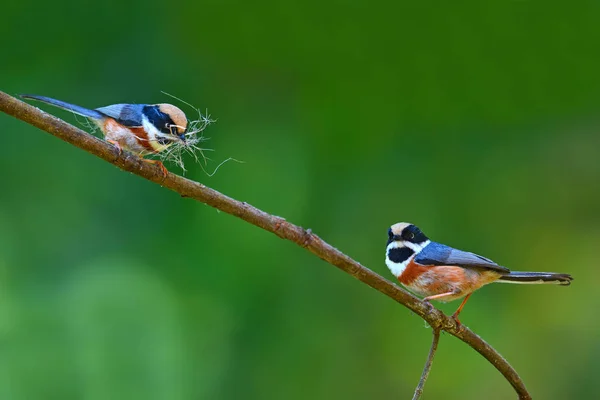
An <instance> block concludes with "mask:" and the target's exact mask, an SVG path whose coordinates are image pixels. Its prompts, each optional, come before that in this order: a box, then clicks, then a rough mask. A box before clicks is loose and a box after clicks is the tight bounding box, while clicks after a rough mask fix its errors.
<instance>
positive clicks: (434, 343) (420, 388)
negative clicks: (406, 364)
mask: <svg viewBox="0 0 600 400" xmlns="http://www.w3.org/2000/svg"><path fill="white" fill-rule="evenodd" d="M439 341H440V331H439V330H438V329H433V340H432V341H431V348H430V349H429V355H428V356H427V361H426V362H425V366H424V367H423V373H422V374H421V379H420V380H419V384H418V385H417V388H416V389H415V394H414V395H413V398H412V400H419V399H420V398H421V395H422V394H423V386H425V381H426V380H427V378H428V377H429V371H431V364H433V356H435V351H436V350H437V346H438V342H439Z"/></svg>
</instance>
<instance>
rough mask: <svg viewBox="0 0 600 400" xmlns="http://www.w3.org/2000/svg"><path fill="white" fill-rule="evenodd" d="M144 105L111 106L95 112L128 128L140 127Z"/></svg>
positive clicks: (97, 109)
mask: <svg viewBox="0 0 600 400" xmlns="http://www.w3.org/2000/svg"><path fill="white" fill-rule="evenodd" d="M143 109H144V104H113V105H110V106H106V107H100V108H96V111H98V112H99V113H102V114H104V115H106V116H108V117H111V118H114V119H115V120H116V121H117V122H118V123H120V124H122V125H125V126H129V127H132V128H133V127H140V126H142V110H143Z"/></svg>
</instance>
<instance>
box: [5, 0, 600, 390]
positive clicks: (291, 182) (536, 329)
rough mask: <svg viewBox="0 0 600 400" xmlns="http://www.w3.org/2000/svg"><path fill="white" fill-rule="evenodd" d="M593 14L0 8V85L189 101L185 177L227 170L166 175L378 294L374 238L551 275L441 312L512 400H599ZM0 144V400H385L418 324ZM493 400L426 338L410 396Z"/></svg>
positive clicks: (467, 366)
mask: <svg viewBox="0 0 600 400" xmlns="http://www.w3.org/2000/svg"><path fill="white" fill-rule="evenodd" d="M599 19H600V5H598V3H596V2H575V3H568V4H567V3H562V2H545V1H535V0H532V1H510V2H507V1H487V2H482V1H470V2H461V3H460V4H459V3H456V2H439V3H431V2H395V1H374V0H372V1H355V2H343V1H312V0H303V1H297V0H289V1H274V0H271V1H233V0H229V1H227V0H223V1H216V0H212V1H182V2H166V1H157V0H147V1H130V2H123V1H102V2H82V1H74V0H69V1H62V0H57V1H54V2H46V1H36V0H22V1H18V2H17V1H4V2H3V3H2V10H1V11H0V49H1V53H0V84H1V86H0V90H3V91H6V92H8V93H11V94H18V93H33V94H41V95H46V96H50V97H55V98H58V99H61V100H64V101H69V102H73V103H76V104H79V105H82V106H86V107H90V108H94V107H100V106H105V105H107V104H114V103H122V102H130V103H159V102H173V100H172V99H171V98H169V97H167V96H165V95H164V94H162V93H161V91H166V92H168V93H171V94H173V95H176V96H178V97H180V98H182V99H184V100H186V101H188V102H190V103H192V104H193V105H194V106H196V107H198V108H200V109H202V110H205V109H207V110H208V112H209V113H210V114H211V115H212V116H213V117H214V118H216V119H217V123H216V124H214V125H212V126H210V127H209V128H208V129H207V131H206V135H207V136H209V137H210V138H211V139H210V141H208V142H206V143H205V147H209V148H211V149H214V151H213V152H208V153H207V155H208V156H209V157H211V159H212V161H211V162H209V164H208V166H207V169H208V170H209V171H210V170H212V169H214V167H216V165H218V163H219V162H220V161H222V160H224V159H226V158H228V157H234V158H236V159H238V160H242V161H244V163H243V164H240V163H234V162H230V163H227V164H225V165H224V166H222V167H221V169H220V170H219V171H218V172H217V173H216V174H215V175H214V176H213V177H208V176H207V175H206V174H205V173H204V172H203V171H202V169H201V168H200V166H199V165H198V164H194V163H193V162H192V160H191V159H188V160H187V163H188V167H189V170H188V172H187V175H186V176H188V177H189V178H191V179H195V180H198V181H200V182H202V183H204V184H206V185H208V186H211V187H213V188H215V189H217V190H219V191H222V192H223V193H225V194H227V195H229V196H232V197H234V198H236V199H239V200H241V201H246V202H249V203H251V204H253V205H255V206H257V207H259V208H261V209H263V210H265V211H267V212H270V213H273V214H276V215H280V216H283V217H285V218H286V219H288V220H289V221H292V222H294V223H297V224H300V225H302V226H304V227H310V228H312V229H313V231H315V232H316V233H317V234H319V235H320V236H322V237H323V238H324V239H325V240H327V241H329V242H330V243H331V244H333V245H334V246H336V247H338V248H339V249H341V250H342V251H345V252H346V253H347V254H349V255H350V256H352V257H354V258H356V259H357V260H359V261H360V262H362V263H364V264H365V265H366V266H368V267H369V268H371V269H373V270H375V271H376V272H378V273H380V274H382V275H384V276H386V277H388V278H390V279H392V277H391V275H390V273H389V272H388V270H387V268H386V267H385V264H384V247H385V241H386V231H387V228H388V227H389V226H390V225H391V224H393V223H395V222H400V221H410V222H413V223H415V224H417V225H418V226H420V227H421V228H422V229H423V231H424V232H426V233H427V234H428V235H429V236H430V237H432V238H433V239H434V240H437V241H441V242H444V243H446V244H449V245H452V246H455V247H458V248H461V249H465V250H470V251H474V252H477V253H479V254H482V255H485V256H487V257H490V258H492V259H493V260H495V261H497V262H498V263H500V264H502V265H505V266H507V267H509V268H511V269H515V270H534V271H555V272H568V273H571V274H573V276H574V277H575V281H574V283H573V285H572V286H571V287H567V288H565V287H556V286H523V285H490V286H487V287H485V288H483V289H482V290H480V291H479V292H477V293H476V294H475V295H474V296H472V297H471V300H470V301H469V303H468V304H467V306H466V308H465V310H464V311H463V313H462V315H461V320H462V321H463V322H464V323H465V324H466V325H467V326H469V327H470V328H472V329H474V330H475V331H476V332H477V333H478V334H480V335H481V336H482V337H483V338H485V339H486V340H487V341H488V342H489V343H490V344H491V345H493V346H494V347H495V348H496V349H497V350H498V351H500V352H501V353H502V354H503V355H504V356H505V357H506V358H507V359H508V360H509V361H510V362H511V364H512V365H513V366H514V367H515V368H516V369H517V371H518V372H519V373H520V374H521V377H522V378H523V379H524V381H525V383H526V385H527V387H528V388H529V389H530V391H531V392H532V394H533V396H534V398H538V399H566V398H570V399H591V398H600V381H599V380H598V371H599V370H600V340H599V339H600V320H599V316H598V315H599V314H598V310H599V309H600V296H598V294H597V293H598V292H597V290H598V288H597V286H596V284H597V283H598V282H599V281H600V268H599V267H598V259H599V257H598V252H599V251H600V245H599V243H600V211H599V205H600V134H599V128H600V116H599V113H598V111H599V107H600V102H599V100H600V78H599V71H600V56H599V53H598V44H599V42H600V27H599V25H598V21H599ZM175 104H177V103H175ZM36 105H37V106H39V107H40V108H42V109H44V110H46V111H49V112H51V113H53V114H55V115H57V116H59V117H61V118H64V119H65V120H67V121H69V122H71V123H74V124H76V125H78V126H82V122H84V121H83V119H82V118H79V117H78V118H75V117H74V116H73V115H72V114H70V113H67V112H63V111H61V110H58V109H55V108H53V107H50V106H45V105H42V104H39V103H38V104H36ZM180 106H181V107H182V108H183V109H184V110H186V111H187V112H188V113H193V110H192V109H191V108H186V106H185V105H180ZM0 134H1V136H2V140H1V143H2V152H1V153H2V155H1V156H0V174H1V179H2V185H1V187H0V399H14V400H25V399H27V400H29V399H91V400H96V399H145V400H155V399H157V400H158V399H173V400H179V399H392V398H398V399H406V398H410V396H411V395H412V392H413V390H414V387H415V385H416V383H417V381H418V379H419V376H420V373H421V369H422V366H423V364H424V362H425V357H426V354H427V351H428V349H429V344H430V340H431V330H430V329H429V328H428V327H427V326H426V325H425V324H424V322H423V321H422V320H421V319H420V318H418V317H416V316H415V315H413V314H411V313H410V312H409V311H408V310H406V309H405V308H403V307H401V306H399V305H398V304H395V303H394V302H393V301H391V300H390V299H388V298H387V297H385V296H383V295H381V294H380V293H378V292H376V291H374V290H372V289H370V288H369V287H367V286H366V285H363V284H361V283H360V282H358V281H356V280H355V279H353V278H351V277H350V276H348V275H346V274H344V273H342V272H340V271H339V270H337V269H336V268H333V267H331V266H330V265H328V264H326V263H325V262H323V261H321V260H319V259H317V258H316V257H314V256H312V255H310V254H309V253H308V252H306V251H304V250H302V249H300V248H299V247H297V246H295V245H293V244H291V243H289V242H285V241H282V240H280V239H278V238H277V237H275V236H273V235H272V234H268V233H266V232H264V231H261V230H260V229H258V228H256V227H254V226H251V225H249V224H247V223H245V222H243V221H241V220H238V219H236V218H234V217H232V216H229V215H226V214H224V213H220V212H217V211H216V210H214V209H212V208H209V207H207V206H204V205H201V204H198V203H195V202H194V201H191V200H187V199H182V198H180V197H179V196H178V195H176V194H175V193H172V192H170V191H168V190H165V189H162V188H160V187H159V186H158V185H155V184H152V183H150V182H146V181H144V180H143V179H140V178H138V177H136V176H133V175H130V174H127V173H123V172H122V171H120V170H118V169H117V168H115V167H113V166H111V165H110V164H107V163H106V162H104V161H102V160H99V159H96V158H95V157H93V156H91V155H89V154H87V153H84V152H82V151H80V150H78V149H76V148H74V147H72V146H70V145H68V144H66V143H63V142H61V141H59V140H57V139H56V138H54V137H52V136H50V135H48V134H46V133H44V132H42V131H40V130H37V129H35V128H33V127H31V126H29V125H27V124H25V123H22V122H20V121H17V120H15V119H13V118H10V117H8V116H6V115H0ZM167 167H168V168H170V169H171V170H173V171H174V172H178V171H179V170H178V168H177V167H176V166H174V165H167ZM457 306H458V302H453V303H450V304H445V305H444V304H442V305H439V307H441V309H442V310H444V311H445V312H447V313H451V312H453V311H454V309H455V308H456V307H457ZM514 397H515V396H514V392H513V390H512V388H511V387H510V385H509V384H508V383H507V382H506V381H505V380H504V379H503V377H502V376H501V375H500V374H499V373H498V372H497V371H496V370H495V369H494V368H493V367H492V366H491V365H490V364H489V363H488V362H487V361H485V360H484V359H483V358H482V357H480V356H479V355H478V354H477V353H476V352H475V351H473V350H472V349H470V348H468V347H467V346H466V345H464V344H463V343H462V342H460V341H458V340H456V339H454V338H453V337H451V336H449V335H444V336H443V337H442V338H441V342H440V349H439V351H438V353H437V356H436V360H435V363H434V366H433V369H432V372H431V375H430V378H429V381H428V382H427V385H426V387H425V393H424V398H426V399H482V398H486V399H492V400H493V399H510V398H514Z"/></svg>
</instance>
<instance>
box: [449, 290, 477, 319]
mask: <svg viewBox="0 0 600 400" xmlns="http://www.w3.org/2000/svg"><path fill="white" fill-rule="evenodd" d="M472 294H473V293H469V294H468V295H467V296H466V297H465V298H464V300H463V301H462V303H460V306H458V309H456V311H455V312H454V314H452V318H454V320H455V321H456V323H457V324H458V325H460V320H459V319H458V314H460V312H461V311H462V309H463V307H464V306H465V304H467V300H469V297H471V295H472Z"/></svg>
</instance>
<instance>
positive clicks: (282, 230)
mask: <svg viewBox="0 0 600 400" xmlns="http://www.w3.org/2000/svg"><path fill="white" fill-rule="evenodd" d="M0 110H2V111H4V112H5V113H7V114H9V115H12V116H13V117H15V118H18V119H20V120H22V121H25V122H27V123H29V124H31V125H33V126H36V127H38V128H40V129H41V130H44V131H46V132H48V133H50V134H51V135H54V136H56V137H58V138H59V139H62V140H64V141H66V142H68V143H71V144H72V145H74V146H76V147H79V148H80V149H82V150H85V151H87V152H89V153H91V154H94V155H95V156H97V157H100V158H102V159H103V160H105V161H108V162H109V163H111V164H113V165H116V166H117V167H119V168H121V169H123V170H125V171H129V172H132V173H134V174H136V175H139V176H141V177H142V178H145V179H147V180H149V181H152V182H155V183H158V184H159V185H161V186H164V187H166V188H168V189H171V190H173V191H174V192H177V193H179V194H180V195H181V196H182V197H189V198H192V199H195V200H197V201H199V202H202V203H204V204H207V205H209V206H211V207H214V208H216V209H218V210H221V211H224V212H226V213H228V214H231V215H234V216H236V217H238V218H240V219H243V220H244V221H246V222H249V223H251V224H253V225H256V226H258V227H259V228H262V229H264V230H266V231H269V232H272V233H274V234H275V235H277V236H279V237H280V238H283V239H287V240H289V241H291V242H294V243H296V244H297V245H299V246H301V247H304V248H306V249H307V250H308V251H310V252H311V253H313V254H315V255H316V256H317V257H319V258H321V259H323V260H325V261H327V262H328V263H330V264H331V265H334V266H336V267H338V268H339V269H341V270H342V271H344V272H346V273H348V274H350V275H352V276H353V277H355V278H356V279H358V280H360V281H362V282H363V283H366V284H367V285H369V286H371V287H372V288H374V289H376V290H378V291H380V292H381V293H383V294H385V295H386V296H388V297H390V298H391V299H393V300H395V301H397V302H398V303H400V304H402V305H404V306H405V307H407V308H408V309H410V310H411V311H413V312H414V313H415V314H417V315H419V316H420V317H421V318H423V319H424V320H425V321H427V323H428V324H429V325H430V326H431V327H432V328H433V329H437V330H444V331H446V332H448V333H450V334H451V335H453V336H456V337H457V338H459V339H460V340H462V341H463V342H465V343H467V344H468V345H469V346H471V347H472V348H473V349H475V350H476V351H477V352H479V354H481V355H482V356H483V357H485V358H486V359H487V360H488V361H489V362H490V363H491V364H492V365H493V366H494V367H496V369H498V371H500V372H501V373H502V375H504V377H505V378H506V380H507V381H508V382H509V383H510V384H511V385H512V386H513V388H514V389H515V391H516V392H517V394H518V395H519V398H520V399H531V396H530V395H529V393H528V392H527V389H526V388H525V384H524V383H523V381H522V380H521V378H520V377H519V375H518V374H517V372H516V371H515V370H514V369H513V368H512V367H511V366H510V364H509V363H508V362H507V361H506V360H505V359H504V358H503V357H502V356H501V355H500V354H499V353H498V352H497V351H496V350H495V349H494V348H492V347H491V346H490V345H489V344H487V343H486V342H485V341H484V340H483V339H481V338H480V337H479V336H477V335H476V334H475V333H473V332H472V331H471V330H469V329H468V328H467V327H465V326H459V325H457V324H456V322H455V321H454V319H452V318H449V317H447V316H446V315H444V314H443V313H442V312H441V311H439V310H437V309H435V308H433V307H431V306H429V305H428V304H426V303H423V302H422V301H421V300H419V299H418V298H417V297H415V296H413V295H412V294H410V293H409V292H407V291H406V290H404V289H402V288H400V287H399V286H397V285H394V284H393V283H391V282H390V281H388V280H386V279H384V278H382V277H381V276H380V275H378V274H376V273H374V272H373V271H371V270H370V269H368V268H366V267H364V266H362V265H361V264H360V263H358V262H357V261H354V260H353V259H352V258H350V257H348V256H347V255H345V254H344V253H342V252H341V251H339V250H338V249H336V248H335V247H333V246H331V245H330V244H328V243H326V242H325V241H323V240H322V239H321V238H320V237H318V236H317V235H315V234H314V233H312V232H311V231H310V230H307V229H304V228H302V227H300V226H297V225H294V224H291V223H289V222H287V221H286V220H285V219H284V218H281V217H278V216H275V215H271V214H268V213H266V212H264V211H262V210H259V209H258V208H256V207H253V206H251V205H250V204H247V203H245V202H240V201H237V200H235V199H232V198H231V197H228V196H225V195H224V194H222V193H220V192H217V191H216V190H214V189H211V188H209V187H207V186H204V185H203V184H201V183H198V182H195V181H192V180H189V179H186V178H184V177H182V176H179V175H176V174H173V173H171V172H169V173H168V174H167V176H166V177H165V176H164V175H163V173H162V172H161V169H160V168H159V167H158V166H156V165H152V164H150V163H147V162H144V161H142V160H141V159H140V158H139V157H137V156H135V155H133V154H131V153H129V152H126V151H124V152H122V153H120V154H119V152H118V151H117V150H116V149H115V147H114V146H112V145H111V144H109V143H106V142H105V141H103V140H100V139H98V138H96V137H94V136H92V135H90V134H88V133H86V132H84V131H82V130H81V129H78V128H76V127H74V126H72V125H70V124H68V123H66V122H64V121H62V120H61V119H59V118H56V117H54V116H52V115H50V114H47V113H45V112H43V111H41V110H39V109H38V108H36V107H33V106H30V105H29V104H26V103H24V102H22V101H20V100H18V99H16V98H14V97H12V96H10V95H8V94H6V93H4V92H1V91H0Z"/></svg>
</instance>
